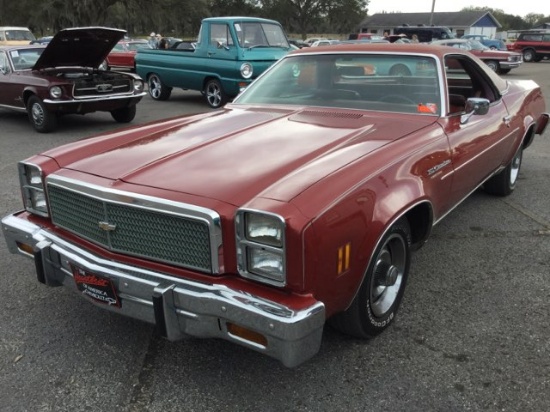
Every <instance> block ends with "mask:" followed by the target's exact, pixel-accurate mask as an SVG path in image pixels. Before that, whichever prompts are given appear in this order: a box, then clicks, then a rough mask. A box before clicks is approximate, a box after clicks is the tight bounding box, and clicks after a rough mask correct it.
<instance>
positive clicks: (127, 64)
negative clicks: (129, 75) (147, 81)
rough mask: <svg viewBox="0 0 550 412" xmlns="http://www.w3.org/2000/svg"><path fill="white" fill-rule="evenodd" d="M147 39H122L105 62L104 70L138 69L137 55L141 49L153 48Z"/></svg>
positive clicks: (102, 66)
mask: <svg viewBox="0 0 550 412" xmlns="http://www.w3.org/2000/svg"><path fill="white" fill-rule="evenodd" d="M152 48H153V47H152V46H151V45H150V44H149V42H148V41H147V40H121V41H119V42H118V43H117V44H115V46H114V47H113V48H112V50H111V51H110V52H109V54H108V55H107V57H106V58H105V60H103V63H101V65H100V66H99V67H100V68H101V69H103V70H111V69H113V70H121V69H122V70H130V71H135V70H136V63H135V60H134V59H135V57H136V53H137V51H138V50H139V49H152Z"/></svg>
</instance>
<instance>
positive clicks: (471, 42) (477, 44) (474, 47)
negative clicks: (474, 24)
mask: <svg viewBox="0 0 550 412" xmlns="http://www.w3.org/2000/svg"><path fill="white" fill-rule="evenodd" d="M468 44H469V45H470V47H471V48H472V50H487V49H489V47H487V46H485V45H483V44H481V43H480V42H479V41H478V40H473V39H469V40H468Z"/></svg>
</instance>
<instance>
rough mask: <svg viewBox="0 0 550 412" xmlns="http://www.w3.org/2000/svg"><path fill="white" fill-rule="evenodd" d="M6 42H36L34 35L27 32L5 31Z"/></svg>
mask: <svg viewBox="0 0 550 412" xmlns="http://www.w3.org/2000/svg"><path fill="white" fill-rule="evenodd" d="M6 40H8V41H27V40H28V41H29V42H30V41H31V40H36V38H35V37H34V35H33V34H32V33H31V32H30V31H28V30H18V29H10V30H6Z"/></svg>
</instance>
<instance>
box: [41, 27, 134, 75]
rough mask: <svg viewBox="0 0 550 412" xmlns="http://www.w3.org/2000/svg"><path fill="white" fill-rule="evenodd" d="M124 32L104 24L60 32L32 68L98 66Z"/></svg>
mask: <svg viewBox="0 0 550 412" xmlns="http://www.w3.org/2000/svg"><path fill="white" fill-rule="evenodd" d="M125 34H126V31H125V30H119V29H111V28H106V27H76V28H72V29H64V30H61V31H59V32H58V33H57V34H56V35H55V36H54V37H53V39H52V40H51V41H50V43H48V45H47V46H46V48H45V49H44V52H43V53H42V55H41V56H40V57H39V58H38V60H37V61H36V64H35V65H34V67H33V70H40V69H47V68H54V67H71V66H77V67H93V68H96V67H98V66H99V65H100V64H101V63H102V62H103V60H105V58H106V57H107V55H108V54H109V52H110V51H111V49H112V48H113V47H114V45H115V44H117V42H118V41H119V40H121V39H122V38H123V37H124V35H125Z"/></svg>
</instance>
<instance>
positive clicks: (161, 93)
mask: <svg viewBox="0 0 550 412" xmlns="http://www.w3.org/2000/svg"><path fill="white" fill-rule="evenodd" d="M147 86H148V89H149V95H150V96H151V97H152V98H153V99H155V100H168V98H169V97H170V94H172V88H171V87H168V86H166V85H165V84H164V83H163V82H162V80H160V77H159V75H158V74H156V73H153V74H151V75H149V77H148V78H147Z"/></svg>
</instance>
